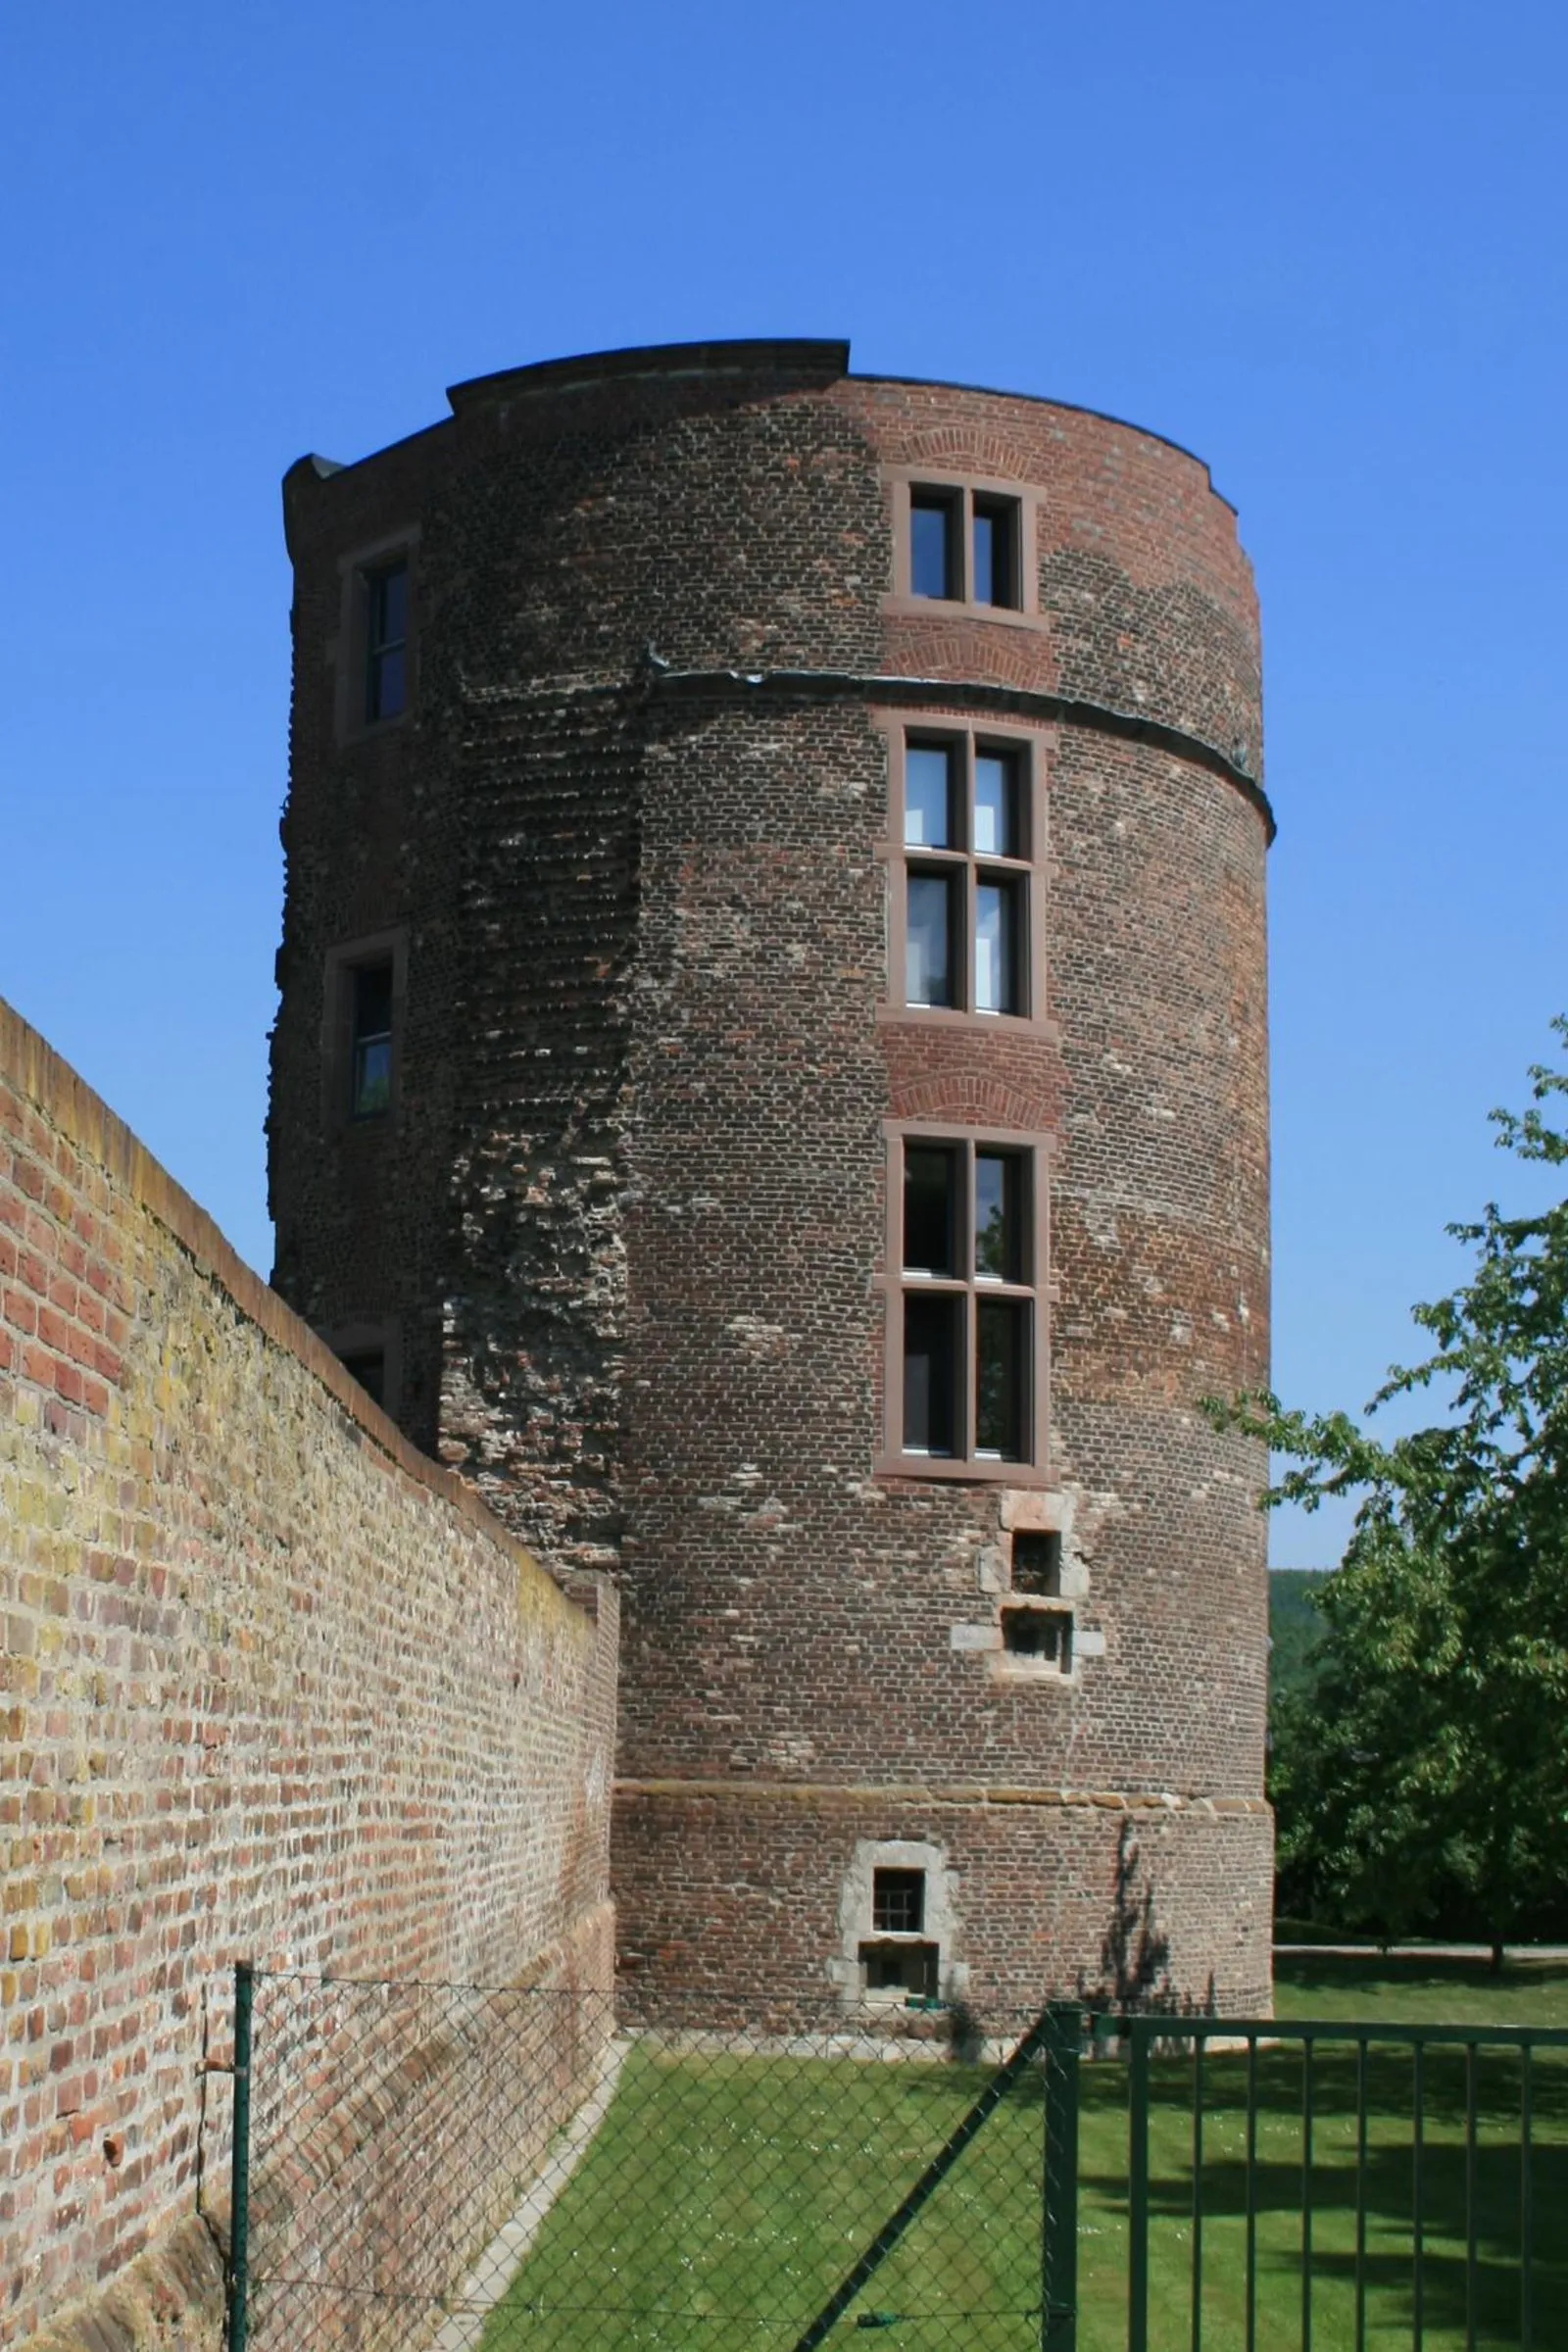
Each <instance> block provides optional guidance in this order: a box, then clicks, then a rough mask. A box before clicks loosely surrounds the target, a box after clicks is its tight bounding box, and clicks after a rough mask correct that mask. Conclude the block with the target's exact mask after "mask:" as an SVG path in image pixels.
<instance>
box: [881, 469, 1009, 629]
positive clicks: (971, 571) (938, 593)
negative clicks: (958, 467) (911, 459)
mask: <svg viewBox="0 0 1568 2352" xmlns="http://www.w3.org/2000/svg"><path fill="white" fill-rule="evenodd" d="M1020 524H1021V506H1020V502H1019V501H1018V500H1017V499H1015V498H1005V497H1000V496H997V495H996V494H994V493H988V492H985V491H979V490H969V489H965V488H964V487H963V486H962V485H961V484H958V483H925V482H913V483H911V484H910V486H909V593H910V594H911V595H912V596H921V597H931V598H935V599H938V600H940V601H941V602H944V603H949V604H970V605H993V606H999V607H1001V608H1002V609H1003V610H1004V611H1006V612H1013V613H1016V612H1017V611H1019V610H1020V608H1021V606H1022V603H1023V593H1022V591H1023V580H1022V566H1021V557H1022V544H1023V533H1022V529H1021V527H1020Z"/></svg>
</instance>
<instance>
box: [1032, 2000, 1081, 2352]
mask: <svg viewBox="0 0 1568 2352" xmlns="http://www.w3.org/2000/svg"><path fill="white" fill-rule="evenodd" d="M1082 2034H1083V2012H1082V2010H1081V2009H1080V2008H1079V2006H1078V2003H1077V2002H1076V2001H1053V2002H1052V2004H1051V2024H1050V2029H1049V2031H1048V2034H1047V2036H1046V2209H1045V2231H1044V2246H1043V2257H1044V2258H1043V2261H1042V2264H1041V2274H1042V2276H1041V2287H1042V2293H1041V2304H1042V2309H1041V2314H1040V2341H1041V2344H1042V2347H1043V2352H1076V2347H1077V2343H1078V2045H1079V2042H1080V2040H1081V2038H1082Z"/></svg>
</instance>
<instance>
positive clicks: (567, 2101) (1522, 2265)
mask: <svg viewBox="0 0 1568 2352" xmlns="http://www.w3.org/2000/svg"><path fill="white" fill-rule="evenodd" d="M236 2029H237V2030H236V2046H235V2061H236V2070H237V2075H238V2080H237V2082H236V2091H237V2093H238V2094H239V2095H238V2096H237V2097H236V2101H235V2119H236V2130H235V2176H234V2183H233V2191H234V2193H233V2199H232V2210H233V2221H234V2228H233V2252H232V2272H233V2278H232V2289H233V2291H232V2297H231V2322H230V2339H229V2340H230V2346H231V2352H283V2348H285V2347H286V2348H287V2352H316V2348H317V2347H328V2346H331V2347H336V2346H340V2345H341V2346H353V2347H355V2348H356V2352H374V2348H376V2347H382V2346H385V2347H387V2348H388V2352H392V2348H394V2347H395V2348H396V2352H426V2348H427V2347H428V2348H432V2352H564V2347H567V2346H569V2347H571V2352H699V2348H700V2352H756V2348H758V2347H767V2348H768V2352H772V2348H774V2347H776V2348H777V2352H820V2347H823V2346H826V2347H827V2348H828V2352H832V2347H833V2346H834V2345H836V2344H839V2343H845V2342H847V2340H848V2337H849V2334H850V2332H851V2331H852V2330H857V2331H858V2330H860V2329H874V2330H885V2331H886V2340H887V2341H888V2343H889V2344H890V2345H892V2346H899V2347H904V2348H905V2352H958V2348H959V2347H962V2348H963V2352H1121V2347H1123V2346H1125V2347H1126V2348H1127V2352H1275V2348H1276V2347H1278V2348H1279V2352H1285V2348H1286V2347H1290V2348H1291V2352H1295V2347H1297V2346H1298V2345H1299V2346H1300V2347H1301V2352H1312V2348H1313V2347H1314V2345H1315V2346H1316V2347H1317V2352H1370V2348H1372V2347H1381V2346H1383V2345H1385V2344H1392V2343H1396V2342H1398V2343H1408V2344H1410V2345H1412V2346H1413V2347H1414V2348H1415V2352H1438V2348H1439V2347H1440V2346H1441V2347H1444V2352H1447V2348H1449V2347H1452V2348H1453V2352H1457V2348H1458V2347H1459V2346H1460V2345H1463V2346H1465V2347H1466V2352H1473V2348H1474V2347H1476V2346H1479V2345H1483V2344H1486V2345H1501V2346H1508V2347H1510V2348H1513V2347H1518V2348H1519V2352H1568V2230H1565V2229H1564V2223H1565V2221H1568V2031H1563V2032H1545V2031H1541V2032H1534V2031H1526V2030H1522V2029H1510V2028H1506V2027H1496V2028H1479V2027H1442V2026H1431V2027H1428V2026H1413V2025H1412V2026H1385V2025H1382V2024H1381V2023H1376V2024H1374V2023H1370V2022H1369V2023H1364V2024H1351V2025H1347V2024H1344V2023H1339V2022H1335V2021H1307V2022H1304V2023H1292V2024H1278V2023H1276V2022H1274V2021H1272V2020H1266V2019H1242V2020H1220V2019H1212V2018H1190V2017H1175V2016H1169V2015H1144V2016H1123V2015H1104V2014H1096V2013H1093V2012H1091V2011H1089V2010H1088V2009H1087V2008H1085V2007H1083V2006H1081V2005H1080V2004H1078V2003H1076V2002H1070V2003H1065V2004H1058V2005H1056V2006H1055V2007H1054V2008H1052V2009H1050V2010H1048V2011H1044V2012H1042V2013H1040V2014H1039V2015H1038V2016H1018V2017H1010V2018H1005V2019H997V2018H994V2017H993V2018H988V2019H986V2020H985V2021H984V2029H985V2030H984V2033H982V2032H981V2030H980V2028H979V2027H978V2026H977V2025H976V2023H975V2021H974V2020H972V2019H970V2018H968V2017H966V2016H964V2015H962V2014H956V2013H954V2012H951V2011H943V2010H941V2009H940V2008H939V2007H937V2006H935V2005H932V2006H926V2005H924V2004H917V2005H907V2006H903V2007H900V2006H895V2005H893V2004H891V2003H880V2004H877V2005H876V2006H874V2007H871V2008H868V2009H866V2010H862V2011H858V2012H852V2011H848V2010H845V2009H843V2008H841V2007H837V2006H835V2007H832V2008H824V2009H823V2011H822V2012H820V2013H819V2014H816V2015H812V2016H809V2017H805V2016H802V2015H801V2014H800V2013H799V2011H798V2010H792V2011H790V2012H788V2013H781V2014H780V2015H778V2016H775V2017H772V2018H766V2019H762V2020H757V2019H755V2018H747V2017H745V2016H744V2015H742V2014H740V2013H738V2012H737V2011H736V2010H735V2009H734V2008H733V2006H727V2005H726V2004H725V2003H724V2002H723V2001H722V1999H721V1998H720V1997H718V1996H715V1995H714V1994H712V1993H711V1992H710V1993H705V1994H702V1995H694V1996H692V1997H691V1998H690V1999H689V2000H687V2001H685V2002H682V2003H679V2004H675V2003H670V2002H666V2003H664V2004H663V2006H662V2014H661V2018H660V2022H659V2023H658V2025H657V2026H653V2025H648V2024H642V2025H639V2026H637V2027H632V2028H628V2027H625V2026H623V2025H619V2024H617V2021H616V2018H615V2016H614V2014H613V2003H612V1999H611V1996H610V1995H609V1994H607V1993H605V1992H602V1991H597V1992H586V1991H582V1990H580V1989H569V1988H553V1989H542V1990H541V1989H532V1990H527V1991H522V1990H518V1989H516V1988H512V1989H510V1990H503V1991H493V1990H486V1989H482V1988H478V1987H473V1986H460V1985H358V1984H345V1983H341V1982H335V1981H328V1980H323V1979H319V1978H311V1977H303V1976H281V1975H266V1974H262V1973H260V1972H258V1973H257V1974H256V1975H255V1976H254V1978H252V1977H251V1976H250V1974H249V1972H246V1971H242V1972H241V1974H240V1978H239V1981H238V1983H237V1985H236ZM247 2113H248V2129H247Z"/></svg>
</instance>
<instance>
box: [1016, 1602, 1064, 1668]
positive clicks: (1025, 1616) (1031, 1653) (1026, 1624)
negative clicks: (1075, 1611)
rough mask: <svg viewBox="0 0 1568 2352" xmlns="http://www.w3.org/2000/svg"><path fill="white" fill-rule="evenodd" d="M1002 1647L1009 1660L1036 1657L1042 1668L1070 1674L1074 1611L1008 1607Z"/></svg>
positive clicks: (1034, 1658)
mask: <svg viewBox="0 0 1568 2352" xmlns="http://www.w3.org/2000/svg"><path fill="white" fill-rule="evenodd" d="M1002 1646H1003V1649H1004V1650H1005V1653H1006V1654H1007V1656H1008V1657H1012V1658H1032V1659H1033V1660H1034V1661H1035V1662H1036V1663H1037V1664H1039V1665H1041V1666H1054V1668H1055V1669H1056V1672H1057V1673H1058V1674H1070V1673H1071V1672H1072V1612H1071V1610H1070V1609H1034V1608H1013V1609H1006V1608H1005V1609H1004V1610H1003V1612H1002Z"/></svg>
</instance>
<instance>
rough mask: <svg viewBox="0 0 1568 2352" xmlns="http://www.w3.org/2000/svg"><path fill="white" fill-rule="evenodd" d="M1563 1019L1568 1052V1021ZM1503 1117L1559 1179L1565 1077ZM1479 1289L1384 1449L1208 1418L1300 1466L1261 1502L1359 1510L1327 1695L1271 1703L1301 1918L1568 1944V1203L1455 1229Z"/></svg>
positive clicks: (1503, 1126) (1455, 1306) (1405, 1382)
mask: <svg viewBox="0 0 1568 2352" xmlns="http://www.w3.org/2000/svg"><path fill="white" fill-rule="evenodd" d="M1553 1026H1554V1027H1555V1028H1556V1030H1557V1032H1558V1034H1559V1036H1560V1037H1561V1038H1562V1040H1563V1042H1564V1043H1565V1044H1568V1020H1563V1019H1559V1020H1558V1021H1556V1022H1555V1023H1554V1024H1553ZM1531 1076H1532V1080H1533V1083H1534V1102H1533V1106H1532V1107H1531V1108H1530V1109H1529V1110H1527V1111H1525V1112H1524V1113H1523V1114H1519V1115H1516V1114H1514V1113H1511V1112H1507V1111H1495V1112H1494V1113H1493V1118H1494V1121H1495V1125H1496V1127H1497V1129H1498V1139H1497V1140H1498V1143H1499V1145H1500V1146H1501V1147H1502V1148H1504V1149H1506V1150H1508V1151H1510V1152H1514V1153H1516V1154H1517V1155H1518V1156H1519V1157H1520V1158H1521V1159H1526V1160H1535V1161H1541V1162H1544V1163H1546V1164H1548V1165H1550V1166H1553V1167H1562V1166H1565V1165H1568V1133H1564V1132H1563V1130H1562V1129H1561V1128H1560V1127H1558V1126H1555V1125H1553V1124H1552V1119H1551V1115H1550V1113H1551V1112H1552V1111H1554V1110H1555V1109H1556V1104H1555V1102H1554V1098H1556V1097H1559V1096H1563V1095H1568V1072H1564V1071H1560V1070H1553V1069H1549V1068H1537V1069H1535V1070H1534V1071H1532V1073H1531ZM1449 1230H1450V1231H1451V1232H1452V1233H1453V1235H1454V1236H1455V1238H1456V1239H1457V1240H1459V1241H1460V1242H1463V1243H1465V1244H1467V1245H1469V1246H1470V1247H1471V1248H1472V1249H1473V1250H1474V1251H1475V1261H1474V1270H1473V1272H1472V1275H1471V1278H1470V1280H1469V1281H1468V1282H1466V1283H1464V1284H1463V1285H1462V1286H1461V1287H1460V1288H1459V1289H1458V1290H1456V1291H1455V1292H1454V1293H1453V1294H1452V1295H1451V1297H1449V1298H1446V1299H1439V1300H1438V1301H1437V1302H1436V1303H1435V1304H1432V1305H1426V1306H1418V1307H1416V1309H1415V1310H1414V1314H1415V1320H1416V1322H1417V1323H1418V1324H1419V1325H1420V1326H1421V1327H1422V1328H1423V1329H1424V1331H1426V1332H1427V1333H1428V1334H1429V1335H1430V1338H1431V1343H1432V1346H1431V1351H1430V1353H1428V1354H1427V1355H1426V1356H1425V1358H1424V1359H1423V1360H1422V1361H1421V1362H1419V1363H1416V1364H1414V1365H1412V1366H1410V1367H1408V1368H1401V1367H1397V1368H1396V1369H1395V1370H1393V1371H1392V1372H1391V1373H1390V1375H1389V1378H1388V1380H1387V1381H1386V1382H1385V1384H1384V1386H1383V1387H1382V1389H1381V1390H1380V1391H1379V1392H1378V1394H1377V1396H1376V1397H1374V1398H1373V1399H1372V1402H1371V1404H1370V1405H1369V1406H1368V1408H1367V1410H1368V1413H1369V1414H1371V1413H1375V1412H1376V1410H1377V1408H1378V1407H1379V1406H1380V1405H1384V1404H1387V1403H1388V1402H1389V1401H1390V1400H1391V1399H1393V1398H1395V1397H1409V1396H1412V1395H1413V1394H1415V1393H1416V1392H1418V1391H1422V1390H1428V1389H1437V1390H1438V1391H1439V1392H1440V1393H1442V1392H1443V1391H1444V1390H1446V1391H1447V1392H1448V1396H1449V1417H1448V1418H1446V1419H1445V1420H1440V1421H1437V1422H1435V1423H1434V1424H1433V1425H1432V1426H1431V1427H1428V1428H1424V1429H1419V1430H1417V1431H1415V1432H1414V1433H1413V1434H1411V1435H1408V1436H1405V1437H1400V1438H1396V1439H1395V1440H1393V1441H1392V1442H1391V1443H1389V1444H1387V1445H1385V1444H1383V1443H1380V1442H1379V1440H1378V1439H1377V1438H1375V1437H1373V1436H1372V1435H1370V1434H1369V1433H1368V1432H1367V1431H1366V1430H1365V1429H1364V1428H1363V1427H1361V1426H1360V1425H1358V1424H1357V1423H1356V1422H1355V1421H1353V1420H1352V1419H1350V1418H1349V1416H1348V1415H1347V1414H1345V1413H1330V1414H1327V1415H1323V1416H1315V1415H1310V1414H1303V1413H1299V1412H1291V1411H1287V1410H1286V1409H1285V1408H1284V1407H1283V1406H1282V1405H1281V1404H1280V1403H1279V1401H1278V1399H1277V1398H1276V1397H1253V1398H1244V1399H1242V1400H1240V1401H1239V1402H1237V1403H1235V1404H1232V1405H1229V1406H1216V1407H1214V1408H1213V1409H1214V1412H1215V1417H1216V1418H1217V1419H1219V1420H1220V1421H1222V1422H1224V1423H1227V1424H1229V1425H1230V1426H1241V1427H1245V1428H1246V1429H1248V1430H1249V1431H1250V1432H1251V1433H1252V1434H1254V1435H1257V1436H1261V1437H1263V1438H1265V1439H1266V1440H1267V1442H1268V1445H1269V1446H1270V1447H1271V1448H1272V1449H1273V1451H1274V1452H1275V1453H1276V1455H1279V1456H1283V1457H1284V1459H1285V1461H1286V1463H1287V1464H1288V1467H1287V1468H1286V1470H1285V1472H1284V1474H1283V1476H1281V1477H1280V1479H1279V1481H1278V1483H1277V1484H1276V1485H1275V1486H1274V1487H1273V1488H1272V1489H1271V1490H1270V1491H1269V1494H1268V1495H1267V1497H1266V1500H1267V1501H1268V1502H1270V1503H1280V1502H1286V1501H1291V1502H1301V1503H1304V1504H1305V1505H1306V1506H1307V1508H1308V1509H1311V1508H1312V1507H1313V1506H1314V1505H1315V1504H1317V1503H1319V1502H1321V1501H1322V1500H1323V1499H1324V1497H1325V1496H1328V1495H1348V1496H1353V1497H1355V1498H1356V1503H1357V1507H1356V1515H1355V1522H1354V1532H1353V1534H1352V1536H1351V1539H1350V1542H1349V1544H1348V1548H1347V1551H1346V1554H1345V1559H1344V1562H1343V1564H1342V1565H1341V1567H1340V1569H1339V1570H1338V1572H1337V1573H1336V1574H1335V1575H1333V1576H1331V1577H1328V1578H1326V1579H1325V1580H1324V1586H1323V1590H1322V1592H1321V1593H1320V1594H1319V1595H1318V1606H1319V1608H1320V1609H1321V1612H1322V1615H1323V1618H1324V1620H1325V1632H1324V1636H1323V1640H1322V1642H1321V1645H1320V1647H1319V1649H1318V1652H1317V1654H1316V1658H1315V1666H1316V1673H1315V1677H1314V1681H1313V1685H1312V1687H1311V1688H1310V1689H1309V1690H1306V1691H1302V1692H1300V1693H1299V1694H1298V1695H1296V1696H1295V1697H1294V1698H1292V1699H1290V1700H1288V1701H1287V1702H1286V1703H1285V1704H1284V1705H1283V1707H1282V1708H1281V1710H1280V1715H1279V1720H1278V1724H1277V1729H1276V1737H1275V1744H1274V1753H1273V1757H1272V1760H1271V1771H1270V1793H1271V1795H1272V1796H1273V1799H1274V1803H1275V1807H1276V1810H1277V1814H1278V1820H1279V1831H1280V1869H1281V1881H1282V1887H1283V1888H1284V1889H1285V1891H1286V1895H1287V1900H1288V1902H1289V1903H1290V1906H1291V1907H1292V1908H1293V1909H1294V1908H1298V1907H1303V1906H1307V1907H1309V1913H1310V1915H1311V1916H1314V1917H1318V1918H1321V1919H1324V1920H1327V1921H1333V1922H1334V1923H1336V1924H1338V1925H1341V1926H1344V1927H1346V1928H1359V1929H1362V1930H1366V1931H1370V1932H1372V1933H1374V1934H1376V1935H1378V1936H1383V1937H1386V1938H1392V1937H1395V1936H1404V1935H1409V1934H1414V1933H1420V1932H1427V1933H1430V1932H1433V1931H1437V1932H1440V1933H1445V1934H1468V1935H1479V1936H1483V1937H1484V1938H1485V1939H1486V1940H1488V1941H1489V1942H1490V1943H1491V1944H1492V1947H1493V1955H1494V1961H1495V1962H1497V1961H1500V1957H1501V1947H1502V1943H1503V1941H1504V1939H1509V1940H1512V1939H1515V1938H1518V1937H1520V1936H1527V1935H1541V1934H1562V1933H1563V1932H1564V1931H1565V1930H1568V1201H1559V1202H1558V1203H1557V1204H1556V1205H1555V1206H1554V1207H1551V1208H1548V1209H1546V1210H1544V1212H1542V1213H1541V1214H1539V1215H1536V1216H1520V1217H1512V1216H1505V1215H1504V1214H1503V1213H1502V1211H1501V1209H1500V1208H1498V1207H1497V1206H1496V1205H1495V1203H1493V1204H1490V1205H1489V1206H1488V1207H1487V1209H1486V1210H1485V1212H1484V1214H1483V1216H1482V1218H1481V1220H1480V1222H1479V1223H1477V1224H1469V1225H1456V1226H1453V1227H1450V1229H1449Z"/></svg>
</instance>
